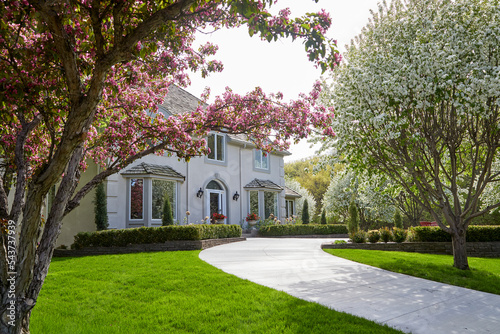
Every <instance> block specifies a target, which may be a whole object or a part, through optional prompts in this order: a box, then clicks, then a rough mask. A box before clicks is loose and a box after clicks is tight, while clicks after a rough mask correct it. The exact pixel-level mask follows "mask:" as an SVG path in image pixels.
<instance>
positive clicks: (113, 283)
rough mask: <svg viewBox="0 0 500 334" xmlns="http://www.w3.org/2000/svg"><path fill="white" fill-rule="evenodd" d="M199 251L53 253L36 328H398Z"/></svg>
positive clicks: (101, 331) (89, 331)
mask: <svg viewBox="0 0 500 334" xmlns="http://www.w3.org/2000/svg"><path fill="white" fill-rule="evenodd" d="M198 254H199V251H190V252H163V253H142V254H127V255H107V256H93V257H84V258H55V259H54V260H53V261H52V264H51V267H50V270H49V274H48V276H47V279H46V282H45V285H44V287H43V289H42V292H41V294H40V297H39V299H38V303H37V306H36V307H35V309H34V310H33V312H32V317H31V333H33V334H41V333H58V334H64V333H68V334H69V333H71V334H77V333H82V334H83V333H84V334H93V333H96V334H105V333H117V334H118V333H120V334H122V333H148V334H150V333H153V334H154V333H207V334H208V333H210V334H212V333H321V334H324V333H400V332H398V331H396V330H393V329H391V328H389V327H385V326H380V325H378V324H375V323H374V322H371V321H368V320H365V319H361V318H357V317H354V316H351V315H348V314H345V313H340V312H335V311H333V310H330V309H328V308H326V307H323V306H321V305H319V304H315V303H309V302H305V301H302V300H300V299H297V298H294V297H291V296H289V295H287V294H285V293H283V292H279V291H276V290H273V289H270V288H266V287H263V286H260V285H257V284H254V283H251V282H249V281H246V280H242V279H239V278H237V277H234V276H232V275H229V274H226V273H224V272H223V271H221V270H219V269H216V268H214V267H212V266H210V265H208V264H207V263H205V262H203V261H201V260H200V259H199V258H198Z"/></svg>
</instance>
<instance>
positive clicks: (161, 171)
mask: <svg viewBox="0 0 500 334" xmlns="http://www.w3.org/2000/svg"><path fill="white" fill-rule="evenodd" d="M121 174H122V175H143V174H148V175H157V176H167V177H172V178H176V179H183V180H185V179H186V177H185V176H184V175H182V174H181V173H178V172H177V171H175V170H174V169H173V168H172V167H170V166H167V165H155V164H148V163H145V162H142V163H140V164H138V165H135V166H133V167H130V168H128V169H126V170H125V171H123V172H122V173H121Z"/></svg>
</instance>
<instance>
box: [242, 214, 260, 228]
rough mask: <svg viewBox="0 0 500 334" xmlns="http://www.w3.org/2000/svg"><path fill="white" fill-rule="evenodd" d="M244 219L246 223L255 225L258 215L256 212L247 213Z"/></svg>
mask: <svg viewBox="0 0 500 334" xmlns="http://www.w3.org/2000/svg"><path fill="white" fill-rule="evenodd" d="M245 219H246V221H247V222H248V225H250V226H255V224H257V222H258V221H259V219H260V217H259V216H257V214H256V213H249V214H248V215H247V218H245Z"/></svg>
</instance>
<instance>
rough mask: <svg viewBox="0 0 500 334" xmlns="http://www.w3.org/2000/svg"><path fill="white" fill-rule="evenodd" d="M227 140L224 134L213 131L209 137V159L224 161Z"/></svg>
mask: <svg viewBox="0 0 500 334" xmlns="http://www.w3.org/2000/svg"><path fill="white" fill-rule="evenodd" d="M224 142H225V140H224V135H221V134H218V133H211V134H209V135H208V138H207V145H208V148H209V149H210V153H209V154H208V159H211V160H215V161H224V159H225V157H224V151H225V147H224V146H225V143H224Z"/></svg>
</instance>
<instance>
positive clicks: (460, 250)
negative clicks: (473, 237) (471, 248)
mask: <svg viewBox="0 0 500 334" xmlns="http://www.w3.org/2000/svg"><path fill="white" fill-rule="evenodd" d="M465 234H466V231H465V230H458V231H452V232H451V244H452V246H453V266H454V267H455V268H458V269H462V270H469V261H468V260H467V247H466V245H465Z"/></svg>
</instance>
